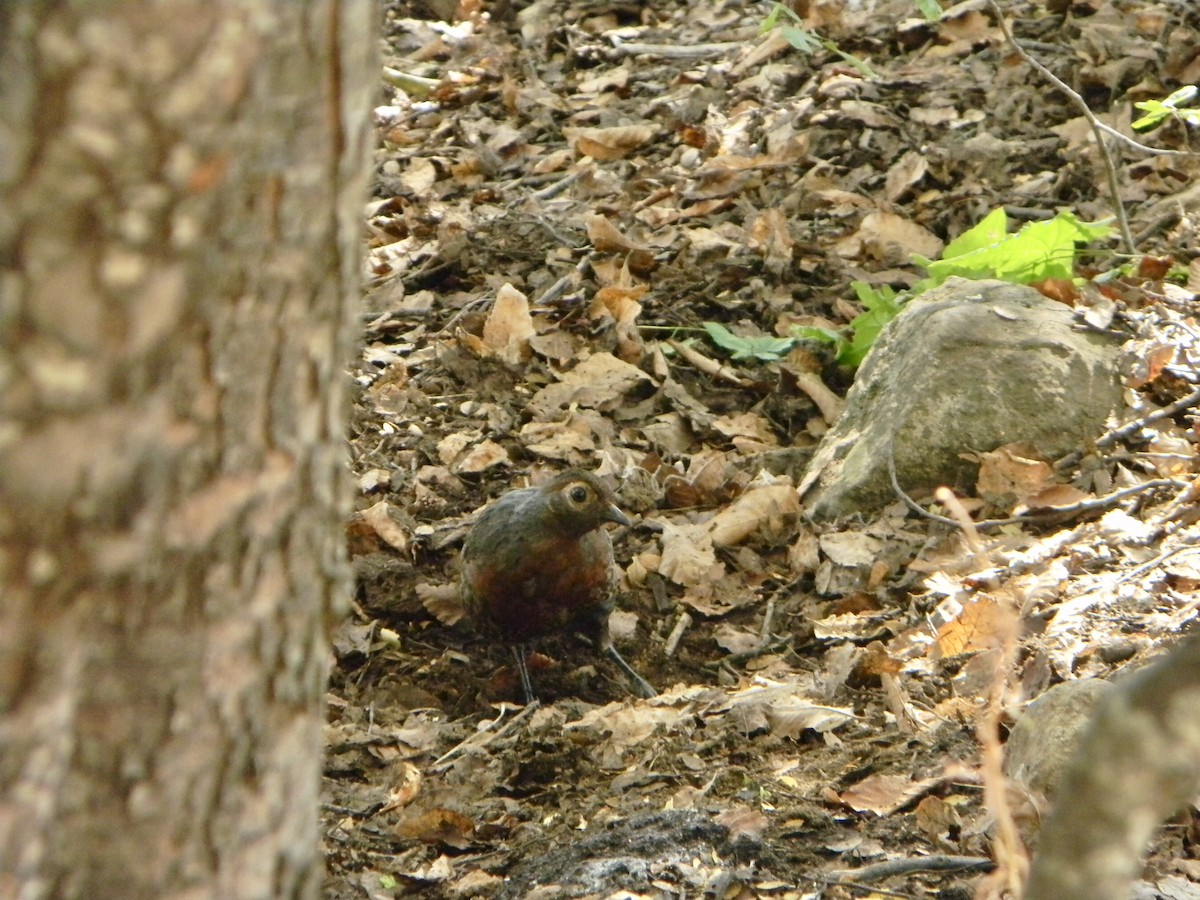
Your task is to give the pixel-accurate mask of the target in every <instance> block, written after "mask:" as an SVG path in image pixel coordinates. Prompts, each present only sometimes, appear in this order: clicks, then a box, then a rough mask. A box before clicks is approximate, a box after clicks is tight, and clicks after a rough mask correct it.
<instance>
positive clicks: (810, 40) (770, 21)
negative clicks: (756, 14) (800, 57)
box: [759, 3, 876, 78]
mask: <svg viewBox="0 0 1200 900" xmlns="http://www.w3.org/2000/svg"><path fill="white" fill-rule="evenodd" d="M781 16H782V17H784V18H785V19H789V20H790V21H785V22H782V23H781V22H780V17H781ZM773 28H778V29H779V33H780V34H781V35H783V38H784V40H786V41H787V42H788V43H789V44H791V45H792V46H793V47H795V48H796V49H797V50H799V51H800V52H801V53H812V52H814V51H815V50H816V49H817V48H818V47H824V48H825V49H826V50H828V51H829V52H830V53H836V54H837V55H838V56H840V57H841V58H842V59H843V60H845V61H846V62H847V63H849V64H850V65H851V66H853V67H854V69H855V70H856V71H858V72H859V74H861V75H862V76H863V77H864V78H875V77H876V73H875V70H874V69H872V68H871V67H870V66H869V65H867V64H866V63H865V62H863V60H861V59H859V58H858V57H857V56H855V55H854V54H853V53H847V52H846V51H844V50H843V49H842V48H841V47H839V46H838V45H837V43H836V42H834V41H831V40H829V38H823V37H821V36H820V35H819V34H816V33H815V32H812V31H809V30H808V29H807V28H805V27H804V20H803V19H801V18H800V17H799V16H798V15H796V13H795V12H794V11H793V10H791V9H789V8H788V7H786V6H784V5H783V4H782V3H772V4H771V11H770V12H769V13H767V16H766V18H765V19H763V21H762V25H761V26H759V33H761V34H766V33H767V32H768V31H770V30H771V29H773Z"/></svg>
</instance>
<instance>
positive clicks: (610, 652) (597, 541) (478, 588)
mask: <svg viewBox="0 0 1200 900" xmlns="http://www.w3.org/2000/svg"><path fill="white" fill-rule="evenodd" d="M606 522H615V523H616V524H618V525H630V524H631V523H630V521H629V518H628V517H627V516H626V515H625V513H623V512H622V511H621V510H620V508H619V507H618V506H617V505H616V502H615V500H614V498H613V493H612V491H611V490H609V488H608V486H607V485H605V483H604V482H603V481H601V480H600V479H599V478H597V477H596V476H595V475H593V474H591V473H590V472H585V471H582V470H580V469H569V470H567V471H565V472H562V473H561V474H559V475H557V476H556V477H554V478H552V479H551V480H550V481H548V482H546V483H545V484H543V485H540V486H538V487H527V488H519V489H517V490H512V491H509V492H508V493H506V494H504V495H502V496H501V497H500V499H499V500H497V501H496V502H495V503H493V504H491V505H490V506H488V507H486V508H485V509H484V510H483V512H482V513H481V514H480V516H479V518H478V519H476V521H475V524H474V525H473V526H472V527H471V529H470V531H469V532H468V534H467V538H466V541H465V542H464V543H463V550H462V557H461V573H462V582H461V591H462V602H463V607H464V609H465V610H466V612H467V614H468V615H469V616H470V618H471V619H472V621H473V622H474V624H475V626H476V630H478V631H481V632H485V633H490V634H491V635H494V636H496V637H498V638H499V639H500V640H502V641H503V642H505V643H507V644H509V645H510V646H511V647H512V649H513V655H514V657H515V658H516V662H517V671H518V672H519V674H520V676H521V687H522V690H523V691H524V694H525V702H526V703H527V704H529V703H533V702H534V701H535V696H534V692H533V684H532V682H531V681H530V678H529V670H528V667H527V666H526V664H525V649H526V645H527V644H528V643H529V642H531V641H534V640H536V639H538V638H540V637H544V636H546V635H549V634H555V633H563V632H566V631H575V630H579V631H582V632H584V633H585V634H588V635H589V636H590V637H591V638H592V639H593V641H594V642H595V647H596V649H597V650H598V651H599V652H600V653H602V654H603V655H604V656H607V657H608V658H609V659H610V660H612V662H613V663H615V664H616V665H617V667H618V668H620V669H621V671H622V672H624V673H625V676H626V678H628V679H629V683H630V689H631V691H632V692H633V693H634V694H636V695H637V696H640V697H643V698H649V697H654V696H657V692H656V691H655V690H654V688H653V687H652V686H651V685H650V683H649V682H647V681H646V680H645V679H644V678H642V676H641V675H639V674H638V673H637V672H636V671H634V669H633V667H632V666H630V665H629V663H627V662H626V661H625V659H624V657H622V656H621V654H620V653H618V652H617V648H616V647H614V646H613V642H612V636H611V635H610V634H609V629H608V618H609V616H610V615H611V614H612V611H613V608H614V606H615V599H616V572H615V570H614V567H613V550H612V539H611V538H610V537H609V535H608V532H607V531H605V530H604V527H603V526H604V524H605V523H606Z"/></svg>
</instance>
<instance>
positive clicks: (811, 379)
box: [792, 372, 846, 425]
mask: <svg viewBox="0 0 1200 900" xmlns="http://www.w3.org/2000/svg"><path fill="white" fill-rule="evenodd" d="M792 375H793V377H794V378H795V379H796V387H798V388H800V390H802V391H804V393H806V394H808V399H810V400H812V402H813V403H815V404H817V409H819V410H820V411H821V418H822V419H824V420H825V424H826V425H832V424H833V423H834V422H836V421H837V420H838V419H839V418H841V415H842V410H843V409H844V408H845V406H846V404H845V403H844V402H843V400H842V398H841V397H839V396H838V395H837V394H835V393H834V392H833V391H831V390H830V389H829V388H828V387H827V386H826V384H825V382H823V381H822V380H821V377H820V376H819V375H817V374H816V373H815V372H792Z"/></svg>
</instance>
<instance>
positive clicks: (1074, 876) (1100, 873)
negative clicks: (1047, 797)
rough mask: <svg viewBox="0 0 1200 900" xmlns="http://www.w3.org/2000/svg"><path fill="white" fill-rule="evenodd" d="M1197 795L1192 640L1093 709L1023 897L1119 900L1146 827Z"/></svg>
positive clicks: (1197, 694)
mask: <svg viewBox="0 0 1200 900" xmlns="http://www.w3.org/2000/svg"><path fill="white" fill-rule="evenodd" d="M1197 789H1200V636H1194V637H1191V638H1189V639H1187V640H1185V641H1184V642H1183V643H1181V644H1180V645H1179V646H1178V647H1176V648H1175V649H1174V650H1172V651H1171V652H1170V653H1168V654H1167V655H1166V656H1165V657H1163V658H1162V659H1160V660H1158V661H1157V662H1155V663H1152V664H1151V665H1149V666H1147V667H1146V668H1144V669H1141V670H1139V671H1138V672H1136V673H1134V674H1133V675H1130V676H1127V677H1125V678H1122V679H1120V680H1119V681H1117V682H1116V683H1115V684H1114V685H1113V687H1112V689H1111V690H1109V691H1108V692H1107V693H1106V694H1105V695H1104V697H1103V698H1102V699H1101V700H1100V702H1099V703H1098V704H1097V706H1096V711H1095V713H1094V714H1093V717H1092V721H1091V724H1090V725H1089V726H1088V728H1087V729H1086V730H1085V731H1084V733H1083V735H1082V737H1081V741H1080V746H1079V750H1078V752H1077V753H1076V755H1075V757H1074V759H1072V761H1071V763H1070V765H1069V766H1068V767H1067V770H1066V772H1065V773H1064V774H1063V780H1062V784H1061V785H1060V786H1059V787H1058V790H1057V794H1058V800H1057V801H1056V803H1055V806H1054V811H1053V812H1052V813H1051V815H1050V817H1049V818H1048V819H1047V820H1046V823H1045V825H1044V826H1043V827H1042V837H1041V841H1040V843H1039V846H1038V852H1037V856H1036V857H1034V861H1033V869H1032V871H1031V873H1030V878H1029V885H1028V887H1027V888H1026V891H1025V900H1126V898H1127V897H1129V896H1130V890H1131V882H1132V881H1133V879H1134V877H1135V876H1136V875H1137V873H1138V871H1139V869H1140V867H1141V858H1142V854H1143V852H1144V850H1145V847H1146V842H1147V841H1148V840H1149V839H1150V837H1151V835H1152V834H1153V832H1154V829H1155V828H1157V827H1158V826H1159V824H1160V823H1161V822H1162V821H1163V819H1165V818H1166V817H1167V816H1169V815H1170V814H1171V813H1173V812H1175V811H1176V810H1177V809H1179V808H1180V807H1182V806H1184V805H1185V804H1186V803H1187V802H1188V801H1189V800H1191V799H1192V798H1194V797H1195V796H1196V791H1197Z"/></svg>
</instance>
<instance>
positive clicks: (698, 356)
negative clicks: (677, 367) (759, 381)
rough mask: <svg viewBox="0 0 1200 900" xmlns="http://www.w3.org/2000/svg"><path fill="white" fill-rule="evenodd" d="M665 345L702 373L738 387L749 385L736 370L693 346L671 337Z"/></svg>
mask: <svg viewBox="0 0 1200 900" xmlns="http://www.w3.org/2000/svg"><path fill="white" fill-rule="evenodd" d="M667 345H668V346H669V347H671V348H672V349H673V350H674V351H675V352H676V353H678V354H679V355H680V356H682V357H683V358H684V359H685V360H687V361H688V362H690V363H691V364H692V365H693V366H695V367H696V368H697V369H699V370H700V371H701V372H703V373H704V374H706V375H711V376H712V377H713V378H720V379H722V380H723V381H728V382H729V383H730V384H734V385H737V386H738V387H743V388H744V387H750V382H748V381H746V380H745V379H743V378H742V377H741V376H740V375H738V374H737V373H736V372H733V371H732V370H730V369H727V368H726V367H725V366H723V365H721V363H719V362H717V361H716V360H715V359H710V358H709V357H707V356H705V355H704V354H703V353H701V352H700V351H699V350H697V349H696V348H695V347H689V346H688V345H687V344H684V343H681V342H680V341H676V340H672V339H668V340H667Z"/></svg>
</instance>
